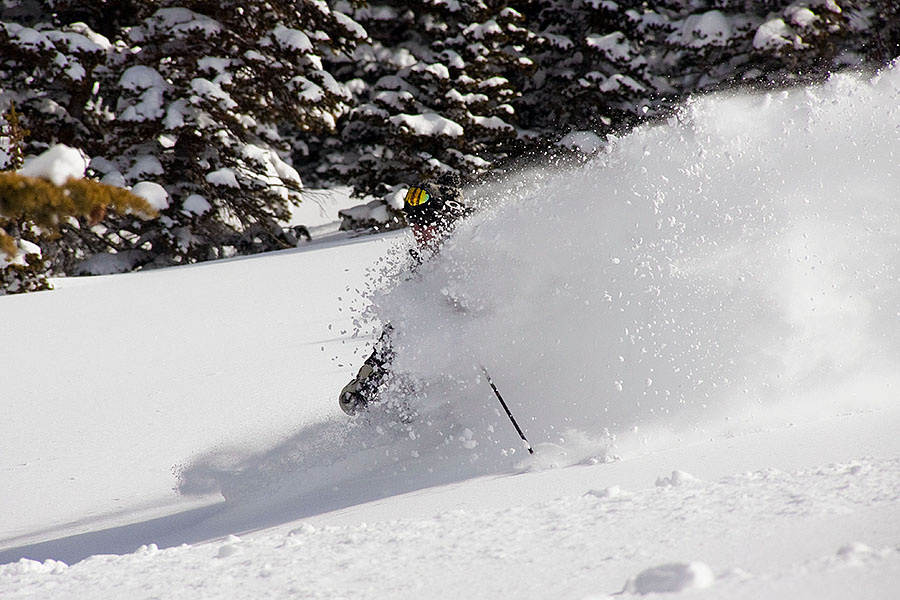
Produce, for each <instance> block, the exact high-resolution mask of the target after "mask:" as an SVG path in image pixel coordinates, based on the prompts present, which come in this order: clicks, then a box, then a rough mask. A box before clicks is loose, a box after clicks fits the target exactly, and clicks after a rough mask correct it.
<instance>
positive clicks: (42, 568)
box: [0, 558, 69, 577]
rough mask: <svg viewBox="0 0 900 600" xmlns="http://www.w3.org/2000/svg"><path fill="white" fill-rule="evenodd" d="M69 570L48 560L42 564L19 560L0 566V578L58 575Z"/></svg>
mask: <svg viewBox="0 0 900 600" xmlns="http://www.w3.org/2000/svg"><path fill="white" fill-rule="evenodd" d="M68 568H69V565H67V564H66V563H64V562H60V561H58V560H53V559H51V558H48V559H47V560H45V561H44V562H38V561H36V560H31V559H28V558H22V559H19V561H18V562H14V563H9V564H6V565H0V576H10V577H15V576H19V575H25V574H28V573H47V574H50V575H58V574H60V573H62V572H63V571H65V570H66V569H68Z"/></svg>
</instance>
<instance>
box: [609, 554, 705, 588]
mask: <svg viewBox="0 0 900 600" xmlns="http://www.w3.org/2000/svg"><path fill="white" fill-rule="evenodd" d="M715 579H716V578H715V575H713V572H712V570H711V569H710V568H709V567H708V566H707V565H705V564H704V563H702V562H691V563H670V564H666V565H660V566H658V567H652V568H650V569H646V570H644V571H641V572H640V573H638V574H637V575H636V576H634V577H632V578H631V579H629V580H628V582H627V583H626V584H625V590H624V591H626V592H628V593H630V594H641V595H643V594H658V593H672V592H682V591H685V590H691V589H702V588H708V587H709V586H711V585H712V584H713V582H714V581H715Z"/></svg>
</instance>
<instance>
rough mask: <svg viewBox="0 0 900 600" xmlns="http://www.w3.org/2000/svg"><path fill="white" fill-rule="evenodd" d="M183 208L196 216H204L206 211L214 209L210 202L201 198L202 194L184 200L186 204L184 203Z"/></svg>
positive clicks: (192, 195)
mask: <svg viewBox="0 0 900 600" xmlns="http://www.w3.org/2000/svg"><path fill="white" fill-rule="evenodd" d="M182 208H183V209H184V210H186V211H187V212H189V213H193V214H195V215H202V214H203V213H205V212H206V211H208V210H209V209H211V208H212V205H211V204H210V203H209V201H208V200H207V199H206V198H204V197H203V196H201V195H200V194H191V195H190V196H188V197H187V198H185V199H184V203H182Z"/></svg>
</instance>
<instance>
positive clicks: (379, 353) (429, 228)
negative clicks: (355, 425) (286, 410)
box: [338, 173, 472, 415]
mask: <svg viewBox="0 0 900 600" xmlns="http://www.w3.org/2000/svg"><path fill="white" fill-rule="evenodd" d="M459 185H460V180H459V176H458V175H456V174H455V173H445V174H443V175H441V176H439V177H438V178H437V179H436V180H434V181H425V182H423V183H420V184H418V185H415V186H413V187H411V188H409V190H408V191H407V192H406V197H405V199H404V201H403V212H404V214H405V215H406V220H407V222H408V223H409V226H410V228H411V229H412V232H413V237H414V238H415V240H416V245H417V247H416V248H415V249H412V248H411V249H410V255H411V256H412V258H413V261H414V266H413V271H415V270H416V269H417V268H418V266H419V265H421V264H422V262H423V261H424V260H425V259H426V258H427V257H428V256H433V255H434V253H436V252H437V251H438V250H439V249H440V246H441V244H442V243H443V241H444V240H445V239H446V238H447V236H449V235H450V233H451V232H452V231H453V229H454V228H455V226H456V224H457V223H458V222H459V220H460V219H461V218H462V217H465V216H467V215H469V214H471V212H472V210H471V209H470V208H469V207H466V206H465V205H464V204H463V203H462V202H461V195H460V190H459ZM392 332H393V327H392V326H391V324H390V323H388V324H387V325H385V327H384V329H383V330H382V332H381V336H380V337H379V338H378V341H377V342H376V343H375V347H374V349H373V350H372V354H371V355H370V356H369V358H367V359H366V361H365V362H364V363H363V365H362V367H360V369H359V372H358V373H357V374H356V377H354V378H353V380H351V381H350V383H348V384H347V385H345V386H344V389H342V390H341V393H340V395H339V396H338V403H339V404H340V406H341V409H342V410H343V411H344V412H345V413H347V414H348V415H354V414H356V413H358V412H359V411H361V410H365V409H366V407H367V406H368V405H369V404H370V403H372V402H377V401H378V394H379V392H380V391H381V388H382V386H383V385H384V384H385V383H386V379H387V375H388V373H389V370H390V365H391V360H392V359H393V358H394V351H393V348H392V346H391V333H392Z"/></svg>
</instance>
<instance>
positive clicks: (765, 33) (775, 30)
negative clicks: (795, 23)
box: [753, 19, 794, 50]
mask: <svg viewBox="0 0 900 600" xmlns="http://www.w3.org/2000/svg"><path fill="white" fill-rule="evenodd" d="M793 37H794V32H793V30H791V28H790V27H789V26H788V24H787V23H785V22H784V20H783V19H772V20H770V21H766V22H765V23H763V24H762V25H760V26H759V29H757V30H756V34H755V35H754V36H753V47H754V48H755V49H757V50H766V49H770V48H780V47H781V46H788V45H791V44H793V41H792V39H793Z"/></svg>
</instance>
